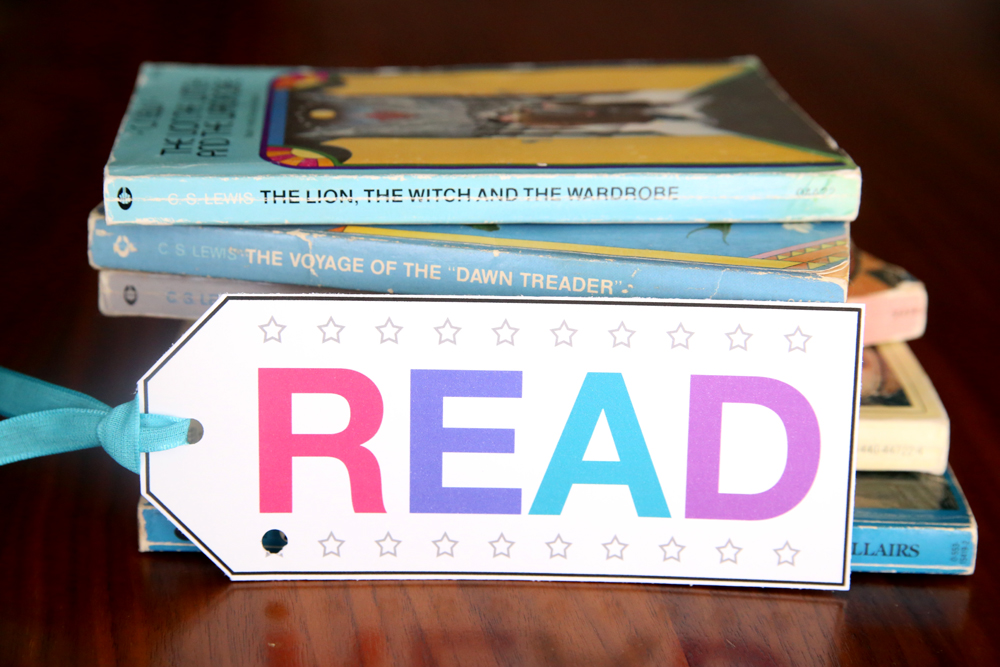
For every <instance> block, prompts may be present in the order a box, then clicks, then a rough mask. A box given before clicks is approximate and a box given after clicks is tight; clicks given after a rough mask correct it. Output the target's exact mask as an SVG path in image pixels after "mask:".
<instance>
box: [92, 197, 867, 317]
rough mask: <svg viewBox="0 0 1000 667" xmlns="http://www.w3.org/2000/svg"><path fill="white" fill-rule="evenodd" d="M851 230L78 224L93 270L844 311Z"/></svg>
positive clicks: (826, 226)
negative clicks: (788, 304)
mask: <svg viewBox="0 0 1000 667" xmlns="http://www.w3.org/2000/svg"><path fill="white" fill-rule="evenodd" d="M849 232H850V226H849V224H848V223H845V222H822V223H798V224H791V223H788V224H778V223H770V224H765V223H761V224H754V225H736V224H725V223H722V224H720V223H712V224H690V225H680V224H676V225H675V224H660V225H640V224H635V225H411V226H391V227H390V226H379V227H369V226H361V225H344V226H339V227H333V228H330V227H327V228H323V227H297V226H296V227H272V226H213V225H114V226H109V225H108V224H107V222H106V220H105V218H104V215H103V214H102V212H101V209H100V208H97V209H95V210H94V211H93V212H92V213H91V215H90V220H89V256H90V262H91V264H92V265H93V266H94V267H95V268H99V269H122V270H132V271H147V272H152V273H176V274H185V275H198V276H206V277H213V278H231V279H238V280H252V281H264V282H271V283H286V284H292V285H301V286H303V287H333V288H337V289H350V290H362V291H368V292H382V293H386V292H388V293H396V294H463V295H465V294H468V295H486V296H521V295H526V296H574V297H599V296H604V297H608V296H615V297H622V296H637V297H661V298H685V299H758V300H771V301H822V302H843V301H844V299H845V298H846V294H847V277H848V263H849V257H848V255H849V252H848V242H849Z"/></svg>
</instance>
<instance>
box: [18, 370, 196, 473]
mask: <svg viewBox="0 0 1000 667" xmlns="http://www.w3.org/2000/svg"><path fill="white" fill-rule="evenodd" d="M0 415H3V416H5V417H8V419H5V420H4V421H2V422H0V465H5V464H7V463H14V462H15V461H23V460H25V459H30V458H35V457H36V456H47V455H49V454H60V453H62V452H71V451H75V450H78V449H88V448H90V447H103V448H104V451H106V452H107V453H108V454H110V455H111V457H112V458H113V459H114V460H115V461H117V462H118V463H119V464H121V465H122V466H124V467H125V468H128V469H129V470H131V471H132V472H134V473H138V472H139V458H140V457H139V455H140V454H141V453H142V452H158V451H162V450H165V449H172V448H173V447H178V446H180V445H186V444H188V443H189V442H197V441H198V440H199V439H200V437H201V432H200V426H201V425H200V424H198V422H196V421H192V420H190V419H182V418H179V417H167V416H165V415H151V414H143V413H141V412H140V411H139V397H138V396H136V397H135V398H134V399H132V400H131V401H129V402H128V403H124V404H122V405H119V406H118V407H116V408H112V407H111V406H109V405H106V404H104V403H102V402H101V401H98V400H97V399H96V398H91V397H90V396H87V395H86V394H81V393H80V392H78V391H73V390H72V389H66V388H64V387H59V386H57V385H54V384H49V383H48V382H43V381H41V380H37V379H35V378H33V377H29V376H27V375H24V374H22V373H17V372H15V371H11V370H8V369H6V368H0Z"/></svg>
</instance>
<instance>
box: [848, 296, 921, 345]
mask: <svg viewBox="0 0 1000 667" xmlns="http://www.w3.org/2000/svg"><path fill="white" fill-rule="evenodd" d="M847 300H848V301H849V302H850V303H863V304H865V345H880V344H882V343H896V342H902V341H907V340H915V339H917V338H920V337H921V336H923V335H924V330H925V329H926V328H927V290H926V288H924V286H923V284H922V283H917V284H916V285H914V286H913V287H911V288H909V289H906V290H886V291H884V292H877V293H875V294H866V295H864V296H849V297H848V299H847Z"/></svg>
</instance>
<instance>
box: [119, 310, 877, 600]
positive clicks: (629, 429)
mask: <svg viewBox="0 0 1000 667" xmlns="http://www.w3.org/2000/svg"><path fill="white" fill-rule="evenodd" d="M862 319H863V309H862V308H861V307H860V306H855V305H839V304H838V305H821V304H795V305H792V304H782V303H757V302H708V301H660V300H655V301H654V300H635V299H634V300H619V301H612V300H587V301H579V300H577V301H574V300H555V299H475V298H439V297H426V298H424V297H390V296H360V295H359V296H354V295H331V296H287V295H282V296H246V295H241V296H228V297H223V298H221V299H220V300H219V302H218V303H217V304H216V305H215V307H214V308H212V309H211V310H210V311H209V312H208V313H206V314H205V315H204V316H203V317H202V319H201V320H199V322H198V323H197V324H196V325H195V326H194V327H192V328H191V330H190V331H188V333H187V334H186V335H185V336H184V337H183V338H182V339H181V340H180V341H179V342H178V343H177V344H176V345H175V346H174V347H173V348H172V349H171V350H170V352H168V353H167V354H166V355H165V356H164V357H163V358H162V359H161V360H160V361H159V362H158V363H157V364H156V366H154V367H153V368H152V369H151V370H150V371H149V372H148V373H147V374H146V375H145V377H144V378H143V379H142V380H141V382H140V386H139V390H140V393H141V397H142V401H143V405H144V409H145V411H147V412H151V413H161V414H167V415H176V416H184V417H190V418H194V419H197V420H199V421H200V422H201V423H202V425H203V426H204V429H205V434H204V438H203V439H202V440H201V441H200V442H198V443H196V444H194V445H189V446H185V447H180V448H177V449H173V450H169V451H164V452H157V453H154V454H150V455H146V456H145V458H144V463H143V469H142V472H141V477H142V491H143V495H144V496H145V497H146V498H148V499H149V501H150V502H151V503H153V504H154V505H155V506H156V507H158V508H159V509H160V510H161V511H163V512H164V513H165V514H166V515H167V516H168V517H170V519H171V520H172V521H173V522H174V523H175V524H176V525H177V526H178V527H179V528H180V529H181V530H182V531H183V532H184V533H185V534H186V535H187V536H188V537H189V538H190V539H191V540H192V541H193V542H194V543H195V544H197V545H198V546H199V547H200V548H201V549H202V550H203V551H204V552H205V553H206V554H207V555H208V556H209V557H210V558H211V559H212V560H214V561H215V562H216V564H218V565H219V567H221V568H222V569H223V570H224V571H225V572H226V574H227V575H229V577H230V578H232V579H383V578H389V579H392V578H412V579H422V578H441V579H455V578H463V579H505V578H510V579H532V580H539V579H546V580H586V581H631V582H652V583H705V584H726V585H750V586H787V587H797V588H806V587H808V588H832V589H844V588H847V587H848V586H849V571H850V559H849V553H848V545H849V544H850V532H851V520H852V516H853V498H854V464H853V434H854V431H855V423H856V414H857V404H858V395H859V382H860V373H859V369H860V350H861V331H862Z"/></svg>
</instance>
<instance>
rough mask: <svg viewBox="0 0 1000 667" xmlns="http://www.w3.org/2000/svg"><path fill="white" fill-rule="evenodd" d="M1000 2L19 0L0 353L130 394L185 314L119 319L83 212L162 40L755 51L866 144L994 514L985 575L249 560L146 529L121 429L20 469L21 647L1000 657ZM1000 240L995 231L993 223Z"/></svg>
mask: <svg viewBox="0 0 1000 667" xmlns="http://www.w3.org/2000/svg"><path fill="white" fill-rule="evenodd" d="M998 25H1000V10H998V9H997V6H996V5H995V3H994V4H990V3H988V2H986V1H985V0H981V1H980V0H956V1H955V2H950V3H941V2H936V1H934V0H886V1H885V2H881V3H871V2H862V1H861V0H828V1H825V2H803V1H802V0H775V1H774V2H770V3H742V4H737V3H711V2H707V1H706V0H687V1H685V2H677V3H657V2H634V3H615V2H600V1H597V0H578V1H576V2H563V3H559V4H542V3H537V2H529V1H526V0H513V1H511V2H504V3H492V4H486V3H473V2H454V3H447V2H442V1H440V0H429V1H426V2H422V3H407V2H402V1H395V2H372V3H345V2H329V3H316V2H305V1H298V2H288V3H278V2H273V3H268V2H247V1H243V2H223V3H219V4H217V5H213V6H205V5H203V3H199V2H189V1H188V0H176V1H174V2H161V3H153V2H139V3H106V4H105V6H103V7H92V6H88V5H87V4H86V3H78V2H68V1H63V2H56V3H51V4H49V3H47V4H46V5H45V6H39V5H36V4H31V3H5V4H3V5H2V6H0V81H2V82H3V92H4V103H3V105H2V108H0V132H2V135H0V145H2V146H3V150H4V152H5V154H6V155H7V158H6V159H5V160H4V161H3V164H2V166H0V170H2V176H0V202H2V206H3V208H2V211H3V213H2V215H3V229H4V233H5V237H4V243H3V245H2V246H0V247H2V250H0V270H2V271H3V275H4V282H3V285H5V287H4V289H3V293H2V294H3V296H2V303H3V313H4V320H3V326H0V365H4V366H7V367H10V368H13V369H15V370H19V371H22V372H25V373H28V374H31V375H34V376H37V377H40V378H43V379H46V380H49V381H52V382H56V383H58V384H61V385H65V386H69V387H72V388H74V389H78V390H81V391H84V392H87V393H89V394H91V395H93V396H96V397H98V398H100V399H102V400H104V401H106V402H108V403H111V404H118V403H121V402H124V401H126V400H128V399H129V398H130V397H131V394H132V392H133V389H134V382H135V380H136V379H137V378H138V377H139V376H140V375H141V374H142V372H143V371H144V370H145V369H146V368H147V367H149V366H150V365H151V364H152V362H153V361H154V360H155V359H156V358H157V357H158V356H159V355H160V354H161V353H162V352H163V350H165V349H166V347H167V346H168V345H169V344H170V343H171V341H172V340H173V338H174V336H175V335H176V334H177V325H176V324H175V323H172V322H169V321H153V320H141V319H135V320H130V319H106V318H104V317H102V316H101V315H99V314H98V312H97V307H96V300H97V299H96V289H95V288H96V276H95V273H94V272H93V271H92V270H91V269H90V268H89V267H88V266H87V261H86V234H85V226H84V220H85V218H86V214H87V211H88V210H89V209H90V207H91V206H93V205H94V204H95V203H96V202H97V201H98V199H99V196H100V191H101V168H102V166H103V164H104V161H105V158H106V156H107V153H108V151H109V149H110V146H111V142H112V140H113V138H114V134H115V131H116V129H117V126H118V122H119V119H120V117H121V115H122V112H123V111H124V108H125V104H126V102H127V100H128V95H129V92H130V90H131V87H132V81H133V78H134V75H135V72H136V68H137V66H138V63H139V62H140V60H143V59H149V60H181V61H205V62H224V63H270V64H282V63H284V64H313V65H352V66H373V65H387V64H401V65H433V64H450V63H466V62H506V61H530V60H539V61H552V60H586V59H619V58H659V59H666V58H714V57H723V56H729V55H735V54H744V53H756V54H758V55H760V56H761V57H762V58H763V60H764V62H765V63H766V64H767V65H768V67H769V68H770V69H771V71H772V72H773V74H774V75H775V76H776V77H777V79H778V80H779V81H780V82H781V83H782V85H783V86H784V87H785V88H786V89H787V90H788V91H789V92H790V93H791V94H792V96H793V97H794V98H795V99H796V100H797V101H798V102H799V103H800V104H801V105H802V106H803V107H804V108H805V109H806V110H807V111H808V112H809V113H810V114H811V115H812V116H813V117H814V118H815V119H816V120H817V121H818V122H819V123H820V124H821V125H823V126H824V127H825V128H826V129H827V130H829V131H830V132H831V134H833V136H835V137H837V139H838V140H839V141H840V142H841V143H842V145H843V146H844V147H845V148H846V149H847V150H848V151H849V152H850V153H851V154H852V156H853V157H854V158H855V159H856V160H857V162H858V163H859V164H860V165H861V166H862V168H863V171H864V176H865V186H864V196H863V202H862V207H861V218H860V220H859V222H858V223H857V225H856V226H855V229H854V234H855V238H856V239H857V240H858V242H859V243H860V244H861V245H862V246H863V247H865V248H868V249H869V250H871V251H873V252H874V253H876V254H878V255H880V256H882V257H884V258H886V259H889V260H892V261H894V262H897V263H899V264H902V265H903V266H905V267H907V268H908V269H910V270H911V271H913V272H914V273H915V274H916V275H918V276H920V277H921V278H922V279H923V280H924V281H925V282H926V283H927V286H928V289H929V291H930V299H931V317H930V326H929V328H928V330H927V335H926V337H925V338H923V339H922V340H920V341H917V342H915V343H913V349H914V350H915V351H916V353H917V354H918V356H919V357H920V359H921V361H922V362H923V364H924V365H925V367H926V369H927V371H928V372H929V374H930V375H931V377H932V378H933V380H934V381H935V383H936V384H937V386H938V388H939V390H940V393H941V395H942V398H943V399H944V401H945V403H946V405H947V407H948V409H949V411H950V413H951V416H952V442H953V448H952V462H953V465H954V468H955V470H956V471H957V473H958V475H959V477H960V479H961V481H962V482H963V483H964V485H965V489H966V491H967V493H968V497H969V500H970V502H971V504H972V507H973V509H974V511H975V512H976V515H977V517H978V519H979V522H980V535H981V541H980V545H979V567H978V570H977V572H976V573H975V575H973V576H971V577H946V576H939V577H938V576H922V577H921V576H879V575H857V576H855V577H854V579H853V582H852V584H853V585H852V589H851V591H850V592H848V593H843V594H833V593H797V592H766V591H756V590H739V589H709V588H684V587H671V586H664V587H659V586H636V585H596V584H527V583H515V584H510V583H473V582H467V583H451V582H444V583H427V584H420V583H330V584H326V583H275V584H237V585H233V584H230V583H228V581H227V580H226V579H225V577H224V576H223V575H222V574H221V573H220V572H218V571H217V570H216V568H215V566H213V565H212V564H211V563H210V562H209V561H208V560H207V559H205V558H202V557H200V556H198V555H183V554H176V555H140V554H138V553H137V551H136V521H135V507H136V500H137V497H138V483H137V480H136V478H135V476H134V475H132V474H131V473H129V472H127V471H125V470H123V469H122V468H119V467H118V466H117V465H116V464H115V463H114V462H112V460H111V459H110V458H108V457H107V456H106V455H105V454H104V453H103V452H101V451H87V452H80V453H75V454H67V455H62V456H58V457H52V458H49V459H45V460H35V461H27V462H22V463H17V464H14V465H10V466H7V467H5V468H0V507H2V508H3V509H2V511H0V531H2V533H3V536H4V537H3V541H2V546H0V598H2V600H3V604H2V605H0V664H4V665H8V664H53V665H68V664H75V663H86V664H89V663H95V664H111V663H121V664H128V665H134V664H146V663H153V664H161V663H178V664H185V665H187V664H212V665H243V664H256V663H266V664H274V665H300V664H301V665H305V664H319V663H345V664H362V663H363V664H371V665H382V664H420V665H423V664H427V665H430V664H463V665H466V664H493V663H503V664H516V665H522V664H566V665H582V664H597V665H603V664H607V665H611V664H614V665H618V664H627V663H637V664H642V663H644V664H656V665H668V664H691V665H729V664H740V665H801V664H848V665H879V666H882V665H892V664H914V665H919V664H975V665H986V664H997V663H998V662H1000V656H998V649H1000V622H998V620H1000V619H998V611H997V610H998V608H1000V607H998V605H997V600H998V599H1000V584H998V581H997V577H998V574H1000V568H998V567H997V566H996V564H995V563H996V561H995V554H996V553H997V549H998V547H1000V543H998V540H997V533H996V532H995V531H996V530H997V529H998V528H1000V504H998V495H997V492H996V489H997V487H998V486H1000V480H998V471H1000V418H998V412H997V410H996V409H995V406H997V405H1000V383H998V382H997V381H996V376H997V371H998V364H997V349H998V339H1000V299H998V297H997V290H996V286H995V285H993V284H992V282H991V281H993V280H994V278H990V274H991V273H993V272H995V271H996V270H997V265H998V263H997V259H996V258H997V256H998V255H1000V201H998V196H1000V168H998V159H1000V40H998V39H997V29H998ZM994 244H997V245H994Z"/></svg>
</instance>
